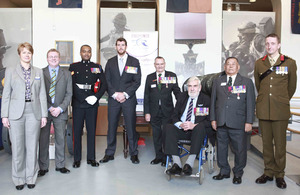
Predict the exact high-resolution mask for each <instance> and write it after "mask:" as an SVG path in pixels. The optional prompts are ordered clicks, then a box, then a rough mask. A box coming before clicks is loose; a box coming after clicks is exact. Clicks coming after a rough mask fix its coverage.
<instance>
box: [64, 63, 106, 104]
mask: <svg viewBox="0 0 300 195" xmlns="http://www.w3.org/2000/svg"><path fill="white" fill-rule="evenodd" d="M95 70H97V71H95ZM69 71H71V75H72V85H73V97H72V106H73V107H76V108H95V107H96V108H97V107H98V106H99V103H98V102H96V103H95V104H94V105H90V104H88V103H87V101H86V100H85V99H86V98H87V97H88V96H91V95H94V96H96V97H97V99H98V100H99V99H100V98H101V97H102V96H103V94H104V93H105V91H106V89H107V82H106V78H105V74H104V73H103V70H102V66H101V65H100V64H95V63H94V62H91V61H84V60H82V61H80V62H76V63H73V64H71V65H70V67H69ZM98 79H99V81H100V89H99V91H98V92H97V93H95V92H93V91H92V90H91V89H80V88H79V87H78V86H77V84H84V85H94V84H95V83H96V82H97V80H98Z"/></svg>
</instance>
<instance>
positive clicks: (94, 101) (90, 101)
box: [85, 95, 97, 105]
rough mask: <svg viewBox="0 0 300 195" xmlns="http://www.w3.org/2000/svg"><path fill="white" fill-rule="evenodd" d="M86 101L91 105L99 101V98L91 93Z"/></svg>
mask: <svg viewBox="0 0 300 195" xmlns="http://www.w3.org/2000/svg"><path fill="white" fill-rule="evenodd" d="M85 101H87V103H88V104H90V105H94V104H95V103H96V102H97V98H96V96H94V95H90V96H88V97H87V98H85Z"/></svg>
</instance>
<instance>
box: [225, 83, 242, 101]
mask: <svg viewBox="0 0 300 195" xmlns="http://www.w3.org/2000/svg"><path fill="white" fill-rule="evenodd" d="M228 91H229V92H231V93H232V94H237V99H238V100H239V99H241V98H240V94H241V93H246V85H239V86H230V87H228Z"/></svg>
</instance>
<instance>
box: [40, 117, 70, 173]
mask: <svg viewBox="0 0 300 195" xmlns="http://www.w3.org/2000/svg"><path fill="white" fill-rule="evenodd" d="M50 115H51V113H50V112H49V113H48V116H49V117H48V120H47V124H46V126H45V127H44V128H42V129H41V134H40V144H39V146H40V147H39V148H40V149H39V166H40V169H42V170H46V169H48V168H49V141H50V139H49V138H50V128H51V122H52V123H53V126H54V133H55V134H54V138H55V166H56V168H63V167H65V136H66V125H67V121H66V120H61V119H60V118H55V117H53V116H50Z"/></svg>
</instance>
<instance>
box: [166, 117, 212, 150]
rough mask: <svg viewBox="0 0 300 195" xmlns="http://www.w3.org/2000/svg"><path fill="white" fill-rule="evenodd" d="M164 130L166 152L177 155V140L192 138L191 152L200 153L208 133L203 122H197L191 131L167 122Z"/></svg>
mask: <svg viewBox="0 0 300 195" xmlns="http://www.w3.org/2000/svg"><path fill="white" fill-rule="evenodd" d="M164 131H166V132H165V135H166V139H165V143H166V144H165V153H166V154H167V155H176V156H179V151H178V145H177V141H178V140H181V139H187V140H191V149H190V154H196V155H197V154H199V152H200V149H201V146H202V145H203V141H204V139H205V136H206V133H207V130H206V128H205V126H204V124H203V123H199V124H197V125H196V126H195V127H194V129H193V130H189V131H183V130H182V129H178V128H177V127H176V126H175V125H173V124H167V125H166V127H165V129H164Z"/></svg>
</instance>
